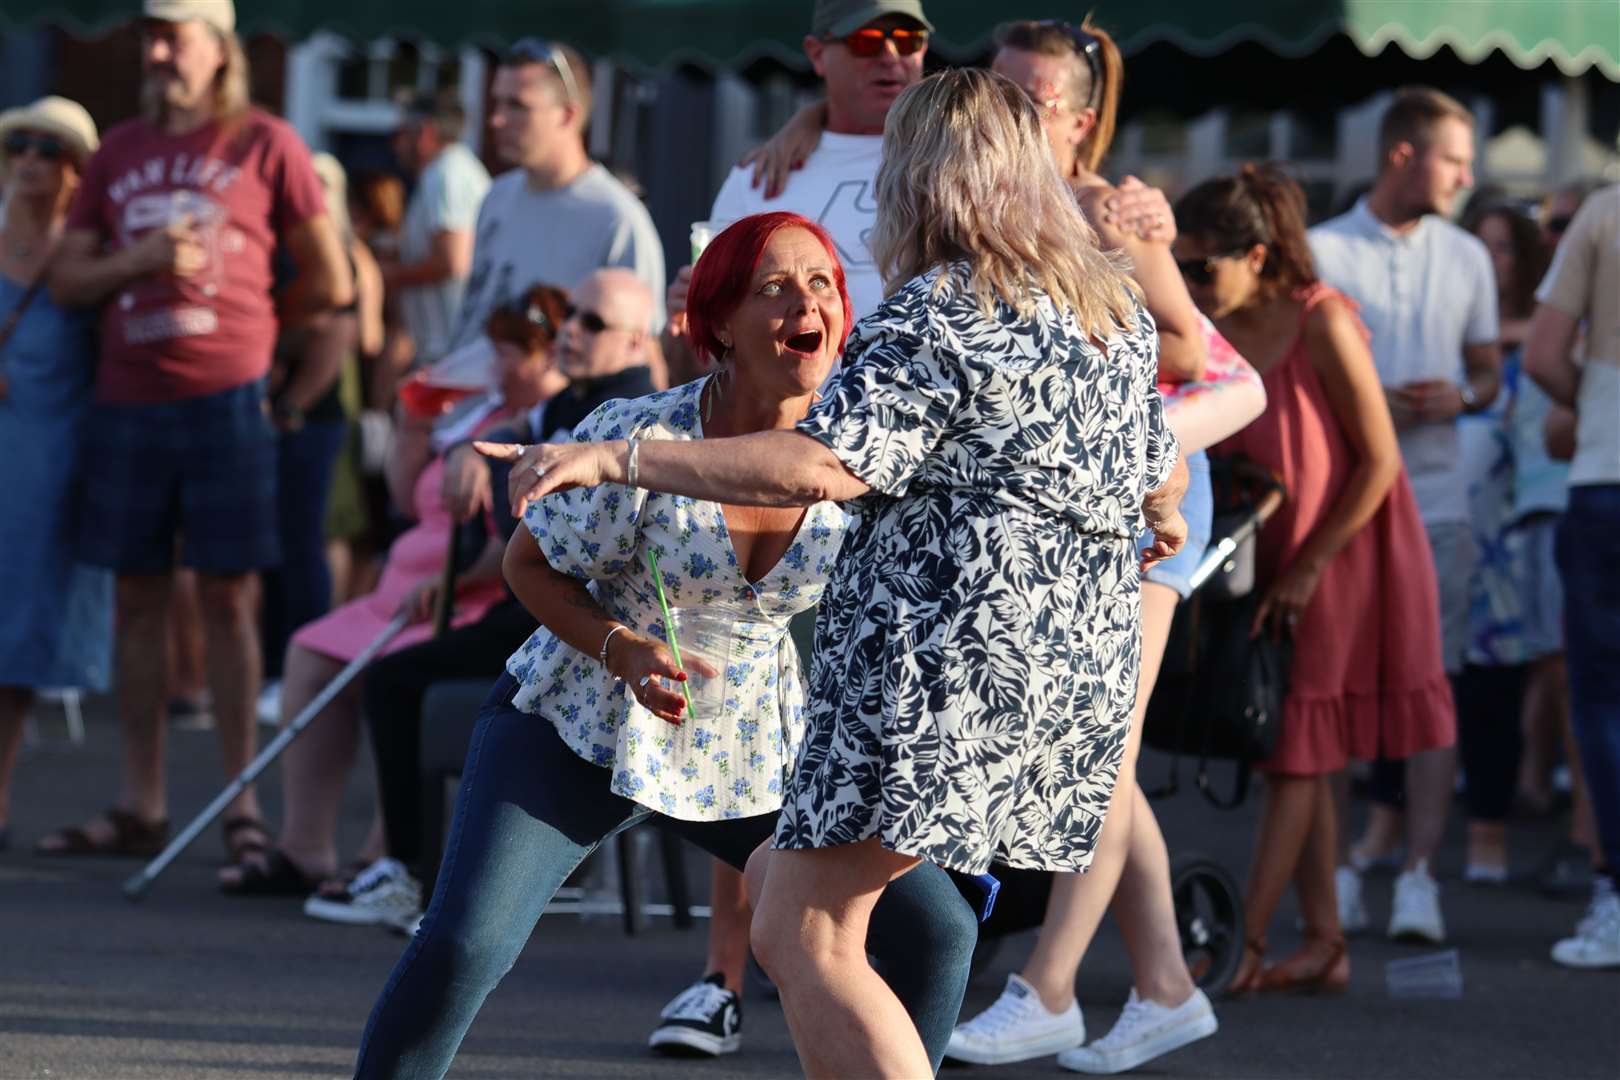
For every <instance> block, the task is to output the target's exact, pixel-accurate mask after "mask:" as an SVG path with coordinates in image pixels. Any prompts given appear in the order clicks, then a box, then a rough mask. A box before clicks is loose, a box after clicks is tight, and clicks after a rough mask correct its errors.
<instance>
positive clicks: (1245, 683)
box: [1142, 457, 1293, 809]
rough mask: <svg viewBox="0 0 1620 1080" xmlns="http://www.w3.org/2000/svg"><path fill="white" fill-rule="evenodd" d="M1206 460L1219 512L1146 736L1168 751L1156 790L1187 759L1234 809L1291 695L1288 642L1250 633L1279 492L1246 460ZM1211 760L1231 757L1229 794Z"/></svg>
mask: <svg viewBox="0 0 1620 1080" xmlns="http://www.w3.org/2000/svg"><path fill="white" fill-rule="evenodd" d="M1211 464H1212V466H1213V467H1214V468H1213V474H1212V478H1213V480H1214V482H1215V493H1216V507H1217V513H1216V515H1215V521H1214V525H1213V528H1212V529H1211V532H1212V534H1213V535H1212V539H1211V543H1210V554H1208V555H1206V556H1205V561H1204V563H1203V564H1201V565H1200V567H1199V570H1198V571H1197V572H1196V573H1195V575H1194V582H1193V585H1194V592H1193V595H1192V596H1191V598H1189V599H1188V600H1186V601H1184V602H1183V603H1181V604H1180V605H1178V606H1177V608H1176V614H1175V620H1174V621H1173V622H1172V623H1171V627H1170V640H1169V642H1168V644H1167V645H1166V646H1165V652H1164V661H1163V663H1162V664H1161V666H1160V668H1159V678H1158V681H1157V682H1156V683H1155V684H1154V688H1153V696H1152V697H1151V698H1150V699H1149V700H1148V707H1147V713H1146V717H1145V719H1144V722H1143V729H1142V741H1143V742H1144V743H1146V744H1147V745H1148V746H1151V747H1153V748H1154V749H1155V750H1160V751H1163V752H1165V753H1168V754H1171V755H1172V756H1173V759H1172V761H1171V765H1170V777H1169V781H1168V783H1167V784H1166V786H1165V787H1163V788H1161V789H1160V790H1158V791H1156V792H1153V794H1155V795H1167V794H1171V793H1173V792H1174V791H1175V790H1176V789H1177V788H1178V787H1179V784H1180V768H1179V767H1180V760H1181V758H1183V757H1192V758H1195V759H1197V762H1198V772H1197V784H1198V788H1199V790H1200V791H1202V792H1203V793H1204V797H1205V798H1207V799H1209V800H1210V802H1212V803H1214V804H1215V805H1217V806H1220V807H1223V808H1226V809H1230V808H1232V807H1235V806H1238V805H1239V804H1241V803H1242V802H1243V800H1244V798H1245V797H1246V796H1247V795H1248V791H1249V779H1250V774H1251V772H1252V771H1253V766H1254V764H1255V763H1256V762H1259V761H1264V760H1265V759H1266V758H1268V757H1270V756H1271V753H1272V751H1273V750H1274V749H1275V748H1276V746H1277V735H1278V732H1279V729H1280V727H1281V724H1282V713H1283V702H1284V701H1285V700H1286V699H1287V697H1288V676H1289V668H1290V666H1291V664H1292V661H1293V642H1292V641H1291V640H1290V639H1288V638H1287V637H1283V638H1276V637H1273V636H1271V634H1270V632H1269V631H1267V632H1266V633H1263V634H1261V635H1260V636H1258V637H1250V636H1249V626H1250V624H1251V623H1252V622H1253V620H1254V612H1255V609H1256V608H1257V607H1258V606H1259V603H1260V595H1259V593H1258V592H1257V590H1256V589H1255V587H1254V584H1255V581H1254V577H1255V575H1254V555H1255V537H1256V534H1257V533H1258V531H1259V529H1260V528H1261V526H1263V525H1264V523H1265V521H1266V520H1267V519H1268V518H1269V517H1270V516H1271V514H1272V513H1273V512H1274V511H1275V510H1276V508H1277V506H1279V505H1281V502H1282V499H1283V498H1284V497H1285V493H1284V492H1283V490H1282V486H1281V485H1280V484H1279V483H1278V482H1277V481H1276V480H1275V478H1274V477H1272V476H1271V475H1270V474H1269V473H1267V472H1265V471H1264V470H1261V469H1259V468H1258V467H1257V466H1255V465H1254V464H1253V463H1252V462H1249V461H1247V460H1245V459H1242V458H1236V457H1230V458H1212V459H1211ZM1212 564H1213V565H1212ZM1212 761H1230V762H1233V763H1234V765H1235V776H1234V778H1233V784H1232V789H1231V794H1230V795H1227V796H1221V795H1218V794H1216V792H1215V788H1214V785H1213V784H1212V783H1211V781H1210V768H1209V766H1210V762H1212Z"/></svg>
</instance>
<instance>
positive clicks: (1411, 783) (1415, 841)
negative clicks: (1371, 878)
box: [1404, 746, 1457, 870]
mask: <svg viewBox="0 0 1620 1080" xmlns="http://www.w3.org/2000/svg"><path fill="white" fill-rule="evenodd" d="M1456 782H1457V748H1456V747H1455V746H1446V747H1442V748H1440V749H1438V750H1425V751H1423V752H1422V753H1421V754H1413V755H1412V756H1411V757H1409V758H1407V759H1406V864H1405V867H1404V869H1407V870H1410V869H1412V868H1413V867H1415V866H1417V865H1418V863H1419V861H1422V862H1423V863H1424V864H1425V865H1427V866H1432V865H1433V863H1434V853H1435V852H1436V851H1438V850H1439V848H1440V841H1441V840H1442V839H1443V838H1444V837H1445V833H1446V817H1447V815H1449V814H1450V812H1451V800H1452V798H1453V797H1454V796H1455V794H1456Z"/></svg>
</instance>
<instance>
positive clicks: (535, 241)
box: [450, 39, 667, 349]
mask: <svg viewBox="0 0 1620 1080" xmlns="http://www.w3.org/2000/svg"><path fill="white" fill-rule="evenodd" d="M490 96H491V99H492V101H491V112H490V128H491V130H492V132H493V135H494V143H495V145H494V150H495V156H496V157H497V158H498V159H499V160H500V161H502V162H505V163H507V164H511V165H515V166H517V167H516V168H514V169H511V170H510V171H508V172H506V173H503V174H501V176H499V177H498V178H497V179H496V180H495V182H494V184H492V185H491V186H490V189H489V194H488V195H486V196H485V197H484V204H483V207H482V209H480V210H479V213H478V225H477V233H476V237H475V243H474V247H473V256H472V273H471V275H470V276H469V277H468V279H467V290H466V294H465V295H464V296H463V298H462V303H461V310H460V311H459V313H458V314H457V316H456V320H455V326H454V328H453V329H452V331H451V335H450V347H451V348H452V349H457V348H460V347H461V346H463V345H466V344H469V343H471V342H472V341H474V340H476V339H477V337H478V335H479V334H481V333H483V328H484V321H485V320H486V319H487V318H488V317H489V313H490V312H491V311H493V310H494V309H495V308H497V307H499V306H500V305H501V304H504V303H508V302H510V301H511V300H512V299H514V298H515V297H516V296H517V295H518V294H519V293H521V292H522V291H523V290H524V289H527V288H528V287H529V286H531V285H535V284H542V283H543V284H547V285H556V286H559V287H561V288H564V289H571V288H573V287H574V285H576V284H577V283H578V282H580V281H581V280H583V279H584V277H585V276H586V275H587V274H589V273H590V272H591V271H593V270H596V269H597V268H599V267H603V266H623V267H626V268H627V269H629V270H632V271H634V272H635V274H636V276H637V277H639V278H641V279H642V280H643V281H645V282H646V283H647V287H648V288H649V289H651V290H652V294H653V297H654V304H653V308H654V310H653V315H652V317H653V320H654V325H652V326H649V327H648V329H649V330H650V331H652V332H654V333H656V332H657V331H658V330H659V329H661V328H662V327H663V323H664V305H663V299H662V298H663V296H664V287H665V285H666V284H667V282H665V280H664V249H663V245H662V244H661V243H660V241H659V239H658V231H657V230H656V229H655V228H653V223H652V218H651V216H650V215H648V213H647V208H646V207H645V206H643V205H642V204H641V200H640V199H638V198H636V196H635V195H634V194H633V193H632V192H631V191H630V189H629V188H627V187H625V186H624V185H623V184H622V183H620V182H619V181H618V180H617V179H615V178H614V176H613V174H612V173H610V172H608V170H607V169H605V168H604V167H603V166H601V165H600V164H598V163H596V162H594V161H592V160H591V158H590V155H589V154H587V153H586V150H585V134H584V133H585V122H586V121H587V120H588V119H589V118H590V113H591V83H590V67H589V65H587V64H586V63H585V60H584V58H583V57H581V56H580V55H579V53H577V52H575V51H574V50H573V49H571V48H569V47H568V46H567V45H554V44H550V43H544V42H539V41H534V40H532V39H526V40H524V41H520V42H518V43H517V44H516V45H515V46H513V48H512V49H511V51H509V52H508V53H507V54H506V55H505V56H504V57H502V59H501V62H500V66H499V67H497V68H496V69H495V80H494V84H493V86H492V87H491V91H490Z"/></svg>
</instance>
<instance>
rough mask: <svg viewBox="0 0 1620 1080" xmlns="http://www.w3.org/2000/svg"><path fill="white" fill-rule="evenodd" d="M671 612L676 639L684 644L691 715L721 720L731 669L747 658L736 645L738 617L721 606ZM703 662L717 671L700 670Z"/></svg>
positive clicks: (703, 718)
mask: <svg viewBox="0 0 1620 1080" xmlns="http://www.w3.org/2000/svg"><path fill="white" fill-rule="evenodd" d="M670 615H671V616H672V619H673V622H674V623H675V640H677V641H679V642H680V645H681V662H682V666H683V667H684V669H685V671H686V689H687V691H688V693H690V695H691V699H692V710H691V718H692V719H694V720H705V721H716V720H719V719H720V718H721V717H722V716H723V715H724V714H725V710H726V691H727V687H728V685H729V683H728V680H727V677H726V675H727V671H728V669H735V667H736V665H737V664H738V663H740V662H742V661H743V658H741V657H740V656H738V655H737V651H738V650H737V647H736V644H735V641H736V624H737V617H736V615H735V613H733V612H730V611H728V610H727V609H726V608H725V607H724V606H721V605H709V606H703V607H678V608H671V609H670ZM694 661H696V663H694ZM699 665H703V666H706V667H707V668H708V669H709V670H710V671H713V672H714V674H713V675H704V674H702V673H700V671H699V670H698V668H699Z"/></svg>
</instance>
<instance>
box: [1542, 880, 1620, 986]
mask: <svg viewBox="0 0 1620 1080" xmlns="http://www.w3.org/2000/svg"><path fill="white" fill-rule="evenodd" d="M1552 958H1553V962H1554V963H1555V964H1562V965H1563V966H1564V967H1569V968H1586V969H1589V970H1597V969H1600V968H1614V967H1620V896H1617V895H1616V894H1615V891H1614V885H1613V883H1612V882H1611V881H1610V880H1609V878H1607V877H1604V876H1601V875H1600V876H1599V877H1598V879H1597V883H1596V884H1595V885H1593V887H1592V903H1591V906H1590V907H1588V908H1587V909H1586V915H1585V916H1584V917H1583V918H1582V919H1581V921H1580V922H1579V923H1577V924H1576V926H1575V935H1574V936H1573V937H1567V938H1565V939H1564V940H1562V941H1560V942H1559V943H1558V944H1556V945H1554V946H1553V947H1552Z"/></svg>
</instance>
